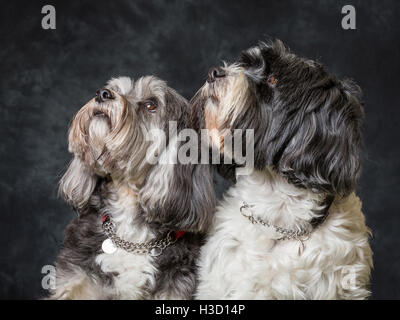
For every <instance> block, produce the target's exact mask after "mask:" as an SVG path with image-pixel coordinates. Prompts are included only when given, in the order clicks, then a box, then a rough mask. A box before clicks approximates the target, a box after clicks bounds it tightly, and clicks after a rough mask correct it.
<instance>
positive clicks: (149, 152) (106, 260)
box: [51, 76, 214, 299]
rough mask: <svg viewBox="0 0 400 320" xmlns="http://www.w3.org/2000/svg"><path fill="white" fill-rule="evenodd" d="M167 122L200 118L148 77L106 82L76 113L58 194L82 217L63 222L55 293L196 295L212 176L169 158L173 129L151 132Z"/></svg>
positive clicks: (182, 124) (188, 123)
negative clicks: (164, 136)
mask: <svg viewBox="0 0 400 320" xmlns="http://www.w3.org/2000/svg"><path fill="white" fill-rule="evenodd" d="M170 121H176V129H177V130H180V129H182V128H193V126H194V125H197V124H196V123H197V120H196V119H192V117H191V115H190V113H189V110H188V104H187V101H186V100H185V99H184V98H183V97H181V96H180V95H179V94H177V93H176V92H175V91H174V90H173V89H171V88H169V87H168V86H167V85H166V83H165V82H164V81H161V80H160V79H157V78H155V77H152V76H147V77H143V78H140V79H139V80H137V81H136V82H134V81H132V80H131V79H130V78H126V77H121V78H117V79H112V80H110V81H109V82H108V84H107V86H106V87H105V88H103V89H101V90H99V91H98V92H97V95H96V97H95V98H93V99H92V100H90V101H89V102H88V103H87V104H86V105H85V106H84V107H82V108H81V109H80V110H79V111H78V113H77V114H76V115H75V117H74V119H73V121H72V124H71V127H70V130H69V151H70V152H71V153H73V154H74V158H73V160H72V162H71V164H70V166H69V168H68V170H67V171H66V173H65V174H64V176H63V177H62V179H61V182H60V193H61V195H62V196H63V197H64V198H65V199H66V201H67V202H68V203H69V204H71V205H72V206H73V207H74V208H75V209H76V210H77V212H78V214H79V215H78V217H77V218H76V219H75V220H73V221H72V222H71V223H70V224H69V226H68V227H67V229H66V234H65V241H64V247H63V249H62V251H61V252H60V254H59V256H58V259H57V263H56V288H55V289H54V290H53V291H52V292H51V298H52V299H190V298H191V297H192V295H193V293H194V289H195V280H196V279H195V267H196V266H195V260H196V258H197V256H198V253H199V247H200V244H201V238H202V236H201V235H202V233H203V232H204V231H205V230H207V228H208V225H209V222H210V217H211V216H210V214H211V213H213V211H214V195H213V185H212V176H211V171H210V167H209V166H208V165H194V164H187V165H180V164H174V163H176V161H175V162H174V161H173V159H171V157H173V156H174V154H176V152H175V151H176V150H177V148H179V146H180V145H181V144H182V143H183V142H182V141H180V140H179V139H178V136H177V134H178V131H177V130H175V131H174V130H172V131H171V130H170V134H169V136H168V138H167V139H162V138H161V136H152V134H151V133H152V132H154V130H162V131H163V132H165V131H168V127H169V122H170ZM148 138H149V139H148ZM150 138H151V139H150ZM150 140H152V141H150ZM150 158H151V159H153V160H154V159H158V161H157V162H155V163H153V160H152V161H149V159H150ZM162 160H163V161H162Z"/></svg>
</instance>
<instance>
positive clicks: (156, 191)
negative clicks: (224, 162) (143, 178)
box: [140, 164, 215, 232]
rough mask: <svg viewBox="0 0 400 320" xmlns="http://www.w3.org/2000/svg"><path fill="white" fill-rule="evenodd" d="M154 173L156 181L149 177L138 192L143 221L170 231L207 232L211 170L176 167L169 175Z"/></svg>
mask: <svg viewBox="0 0 400 320" xmlns="http://www.w3.org/2000/svg"><path fill="white" fill-rule="evenodd" d="M158 169H160V168H156V169H155V170H153V173H154V174H155V175H157V178H158V180H157V181H154V180H152V178H154V176H153V175H150V176H149V180H148V182H147V184H146V185H145V186H144V188H143V189H142V190H141V192H140V195H141V205H142V208H143V210H144V212H145V214H146V219H147V220H148V221H149V222H157V223H160V224H162V226H163V227H165V228H167V229H170V230H184V231H190V232H205V231H207V229H208V227H209V225H210V222H211V218H212V214H213V212H214V208H215V196H214V186H213V180H212V170H211V166H209V165H191V164H187V165H180V164H177V165H175V166H174V168H173V169H172V171H171V173H170V174H168V173H166V172H165V171H164V172H163V171H159V170H158ZM164 174H165V175H164ZM155 183H157V184H158V186H157V187H156V186H155ZM161 185H162V186H163V188H164V190H160V186H161ZM150 193H151V196H150Z"/></svg>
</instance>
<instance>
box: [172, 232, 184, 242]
mask: <svg viewBox="0 0 400 320" xmlns="http://www.w3.org/2000/svg"><path fill="white" fill-rule="evenodd" d="M185 233H186V231H182V230H180V231H174V236H175V239H176V240H178V239H179V238H182V237H183V236H184V235H185Z"/></svg>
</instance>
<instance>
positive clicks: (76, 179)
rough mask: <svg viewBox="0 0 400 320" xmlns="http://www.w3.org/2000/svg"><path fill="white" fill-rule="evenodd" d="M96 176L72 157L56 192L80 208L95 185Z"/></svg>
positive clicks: (84, 204) (83, 205)
mask: <svg viewBox="0 0 400 320" xmlns="http://www.w3.org/2000/svg"><path fill="white" fill-rule="evenodd" d="M96 183H97V177H96V175H95V174H94V173H93V172H92V171H91V170H90V169H89V168H87V167H86V166H85V165H84V164H83V162H82V161H81V160H80V159H78V158H77V157H74V159H73V160H72V161H71V163H70V165H69V167H68V169H67V171H66V172H65V173H64V175H63V177H62V178H61V180H60V185H59V189H58V192H59V194H60V195H61V196H62V197H63V198H64V200H65V201H67V202H68V203H69V204H70V205H72V206H73V207H74V208H75V209H77V210H82V209H83V208H84V207H85V206H86V204H87V202H88V200H89V198H90V196H91V195H92V193H93V190H94V188H95V187H96Z"/></svg>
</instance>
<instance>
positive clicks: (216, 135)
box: [194, 64, 252, 152]
mask: <svg viewBox="0 0 400 320" xmlns="http://www.w3.org/2000/svg"><path fill="white" fill-rule="evenodd" d="M222 69H224V71H225V73H226V76H225V77H224V78H221V79H217V80H216V81H214V82H211V83H206V84H205V85H204V86H203V87H202V88H201V89H200V90H199V92H198V94H197V95H196V96H195V99H194V104H197V105H198V106H197V107H201V108H202V110H203V113H204V122H205V128H206V129H207V133H208V137H209V141H210V143H211V145H212V146H213V147H214V148H217V149H218V150H220V151H221V152H224V145H225V137H226V136H227V134H229V133H231V134H232V130H233V129H235V128H234V124H235V123H236V122H237V120H238V118H239V117H240V115H241V114H243V113H245V112H246V109H247V108H250V107H251V101H252V95H251V92H250V85H249V80H248V79H247V77H246V75H245V73H244V70H243V69H242V68H241V67H239V66H238V65H236V64H233V65H230V66H225V67H224V68H222Z"/></svg>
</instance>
